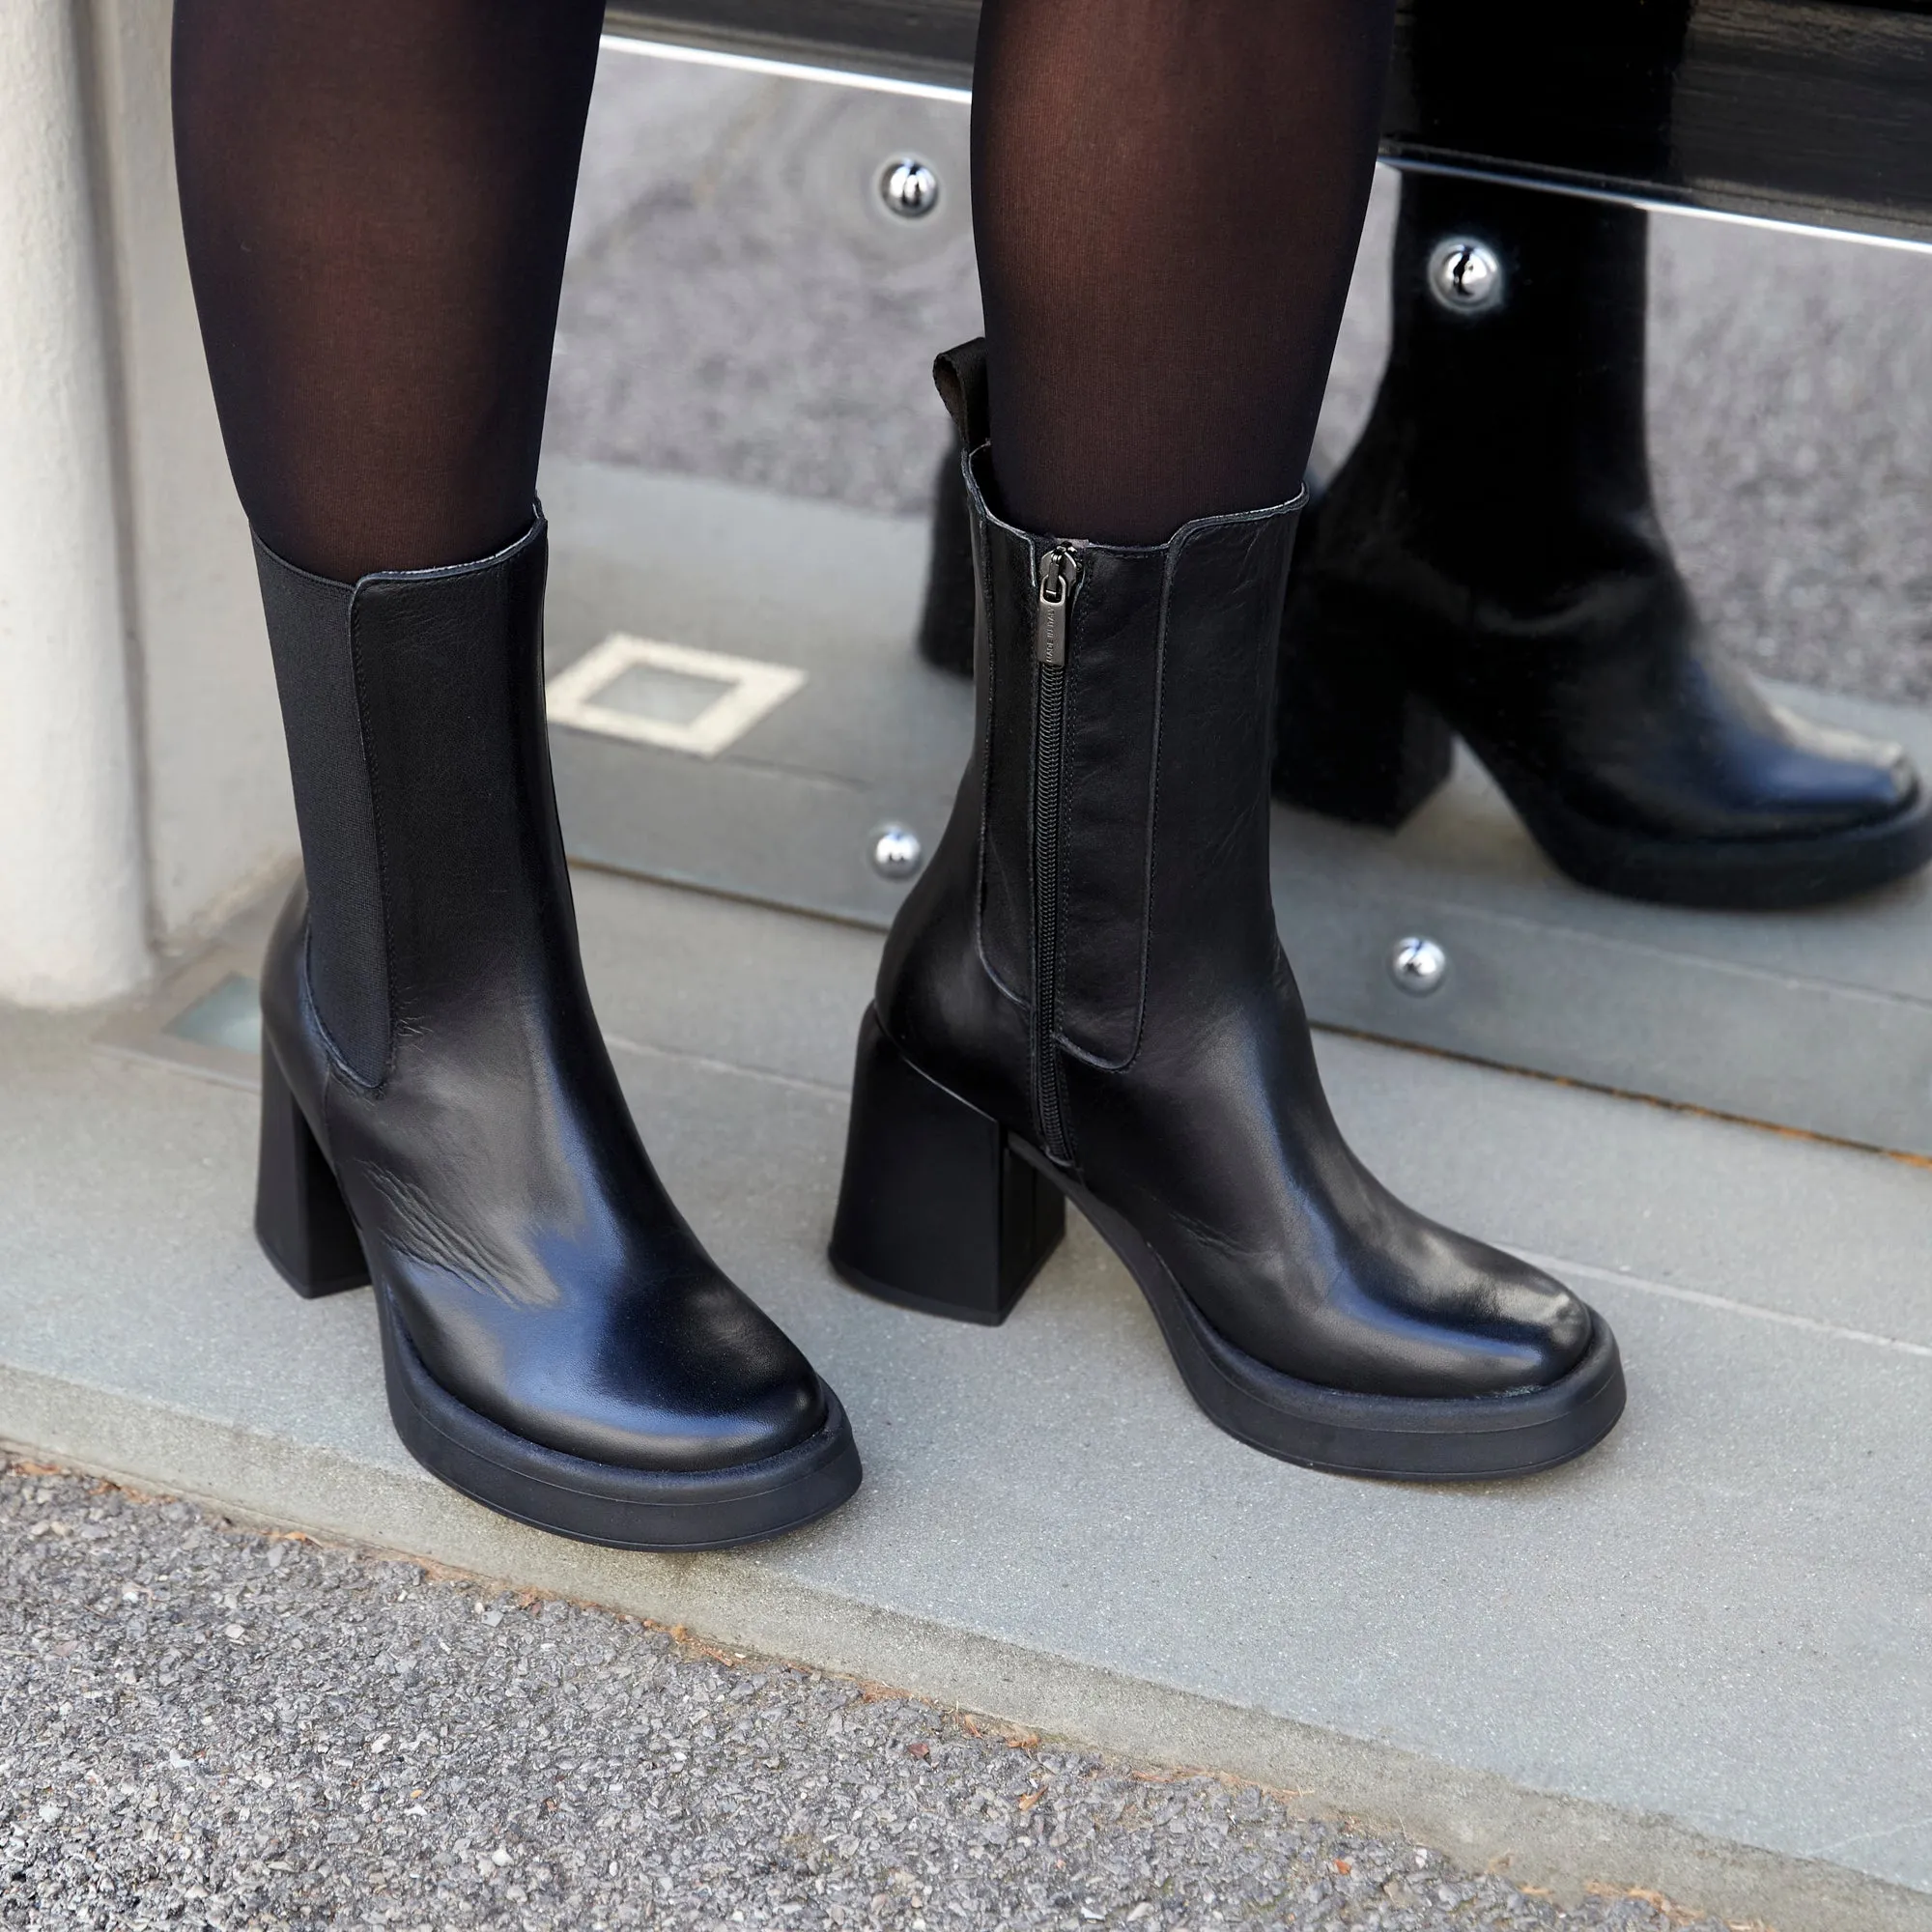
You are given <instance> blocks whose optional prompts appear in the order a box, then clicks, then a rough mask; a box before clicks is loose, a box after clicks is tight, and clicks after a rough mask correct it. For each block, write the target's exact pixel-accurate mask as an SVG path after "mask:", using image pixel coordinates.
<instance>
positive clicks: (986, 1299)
mask: <svg viewBox="0 0 1932 1932" xmlns="http://www.w3.org/2000/svg"><path fill="white" fill-rule="evenodd" d="M1065 1228H1066V1204H1065V1201H1064V1200H1063V1198H1062V1197H1061V1194H1060V1191H1059V1189H1058V1188H1056V1187H1055V1186H1054V1184H1053V1183H1052V1181H1050V1180H1049V1179H1047V1178H1046V1177H1045V1176H1044V1175H1042V1174H1041V1173H1039V1172H1038V1171H1037V1169H1036V1168H1034V1167H1032V1166H1030V1165H1029V1164H1028V1163H1027V1162H1026V1161H1025V1160H1024V1159H1023V1158H1022V1157H1021V1156H1020V1154H1019V1152H1018V1151H1017V1150H1016V1149H1015V1147H1014V1146H1013V1145H1012V1142H1011V1140H1010V1138H1009V1135H1008V1134H1007V1132H1006V1130H1005V1128H1003V1127H1002V1126H1001V1125H1000V1123H999V1122H997V1121H994V1120H992V1119H990V1118H989V1117H988V1116H986V1115H985V1114H982V1113H980V1110H979V1109H978V1108H977V1107H974V1106H970V1105H969V1104H968V1103H967V1102H966V1101H964V1100H962V1099H960V1098H959V1097H958V1096H957V1095H956V1094H951V1093H948V1092H947V1090H946V1089H945V1088H944V1087H942V1086H940V1085H939V1084H938V1082H937V1081H934V1080H929V1079H928V1078H927V1077H926V1076H925V1075H924V1074H923V1073H922V1072H921V1071H920V1070H919V1068H918V1067H916V1066H915V1065H912V1063H911V1062H910V1061H909V1060H907V1059H906V1057H905V1056H904V1055H903V1054H902V1053H900V1052H899V1050H898V1048H897V1047H895V1045H894V1044H893V1042H892V1041H891V1040H890V1039H888V1038H887V1037H886V1033H885V1029H884V1028H883V1027H881V1026H880V1024H879V1020H878V1015H877V1013H876V1012H874V1011H872V1010H871V1009H867V1013H866V1018H865V1021H864V1023H863V1024H862V1025H861V1027H860V1029H859V1064H858V1069H857V1071H856V1073H855V1075H854V1077H853V1082H852V1120H851V1125H850V1127H849V1129H848V1130H847V1135H846V1142H845V1179H844V1182H843V1184H842V1185H841V1187H840V1189H839V1193H838V1216H837V1218H836V1220H835V1221H834V1223H833V1229H832V1249H831V1256H832V1265H833V1267H834V1268H835V1269H836V1270H837V1271H838V1275H839V1276H840V1278H841V1279H842V1280H844V1281H847V1282H849V1283H850V1284H851V1285H852V1286H853V1287H854V1288H858V1289H863V1290H864V1291H865V1292H866V1293H867V1294H875V1295H878V1296H879V1297H880V1298H881V1299H882V1300H886V1301H895V1302H897V1303H899V1304H900V1305H901V1306H902V1307H906V1308H918V1309H922V1310H923V1311H924V1312H925V1313H927V1314H929V1315H945V1316H950V1317H951V1318H952V1320H953V1321H978V1322H981V1323H983V1324H985V1325H986V1326H988V1327H991V1326H994V1325H996V1324H997V1323H999V1322H1002V1321H1005V1320H1006V1319H1007V1317H1008V1316H1009V1314H1011V1313H1012V1310H1013V1305H1014V1304H1015V1303H1016V1302H1017V1301H1018V1300H1019V1298H1020V1296H1021V1295H1022V1294H1024V1293H1026V1291H1027V1287H1028V1285H1029V1284H1030V1283H1031V1282H1032V1280H1033V1278H1034V1276H1035V1275H1036V1274H1037V1273H1038V1271H1039V1267H1040V1264H1041V1263H1042V1262H1044V1261H1045V1260H1046V1258H1047V1256H1048V1255H1050V1254H1051V1253H1052V1252H1053V1251H1054V1249H1055V1248H1056V1247H1057V1246H1059V1244H1060V1237H1061V1236H1062V1235H1063V1234H1064V1233H1065Z"/></svg>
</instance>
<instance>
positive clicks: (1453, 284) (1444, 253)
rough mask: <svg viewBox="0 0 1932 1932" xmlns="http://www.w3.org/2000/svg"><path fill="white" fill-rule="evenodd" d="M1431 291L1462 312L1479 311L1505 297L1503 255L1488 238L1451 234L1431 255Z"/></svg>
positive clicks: (1442, 303)
mask: <svg viewBox="0 0 1932 1932" xmlns="http://www.w3.org/2000/svg"><path fill="white" fill-rule="evenodd" d="M1429 293H1430V294H1431V295H1433V296H1434V297H1435V299H1436V300H1437V301H1438V302H1440V303H1441V305H1442V306H1443V307H1444V308H1449V309H1454V310H1455V311H1456V312H1457V313H1458V314H1459V315H1477V314H1480V313H1481V312H1482V311H1483V310H1484V309H1488V308H1494V307H1495V305H1496V304H1497V303H1498V302H1499V301H1501V300H1502V298H1503V265H1502V258H1501V257H1500V256H1499V255H1497V253H1496V251H1495V250H1494V249H1493V248H1492V247H1491V246H1490V244H1489V243H1488V242H1487V241H1475V240H1473V239H1472V238H1471V237H1469V236H1467V235H1452V236H1450V237H1449V239H1448V240H1447V241H1438V242H1437V243H1436V244H1435V251H1434V252H1433V253H1432V254H1431V255H1430V257H1429Z"/></svg>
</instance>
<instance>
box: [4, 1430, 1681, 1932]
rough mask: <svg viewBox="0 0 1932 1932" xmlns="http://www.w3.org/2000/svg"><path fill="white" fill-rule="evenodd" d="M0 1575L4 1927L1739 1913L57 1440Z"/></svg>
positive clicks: (1621, 1924)
mask: <svg viewBox="0 0 1932 1932" xmlns="http://www.w3.org/2000/svg"><path fill="white" fill-rule="evenodd" d="M0 1576H4V1579H5V1589H4V1593H0V1650H4V1651H5V1654H6V1655H7V1657H8V1659H9V1663H10V1667H9V1668H8V1670H7V1671H6V1672H5V1674H4V1675H0V1807H4V1808H3V1809H0V1925H6V1926H10V1927H12V1926H18V1927H21V1928H26V1927H34V1928H40V1927H48V1928H51V1927H55V1926H61V1927H66V1926H94V1925H99V1926H112V1927H124V1926H125V1927H129V1928H132V1927H149V1926H153V1927H160V1926H209V1927H214V1928H220V1932H241V1928H243V1927H257V1926H259V1927H269V1926H310V1925H326V1924H355V1925H371V1926H399V1927H416V1926H422V1927H426V1928H427V1927H460V1928H469V1927H471V1926H476V1925H516V1926H532V1927H535V1926H562V1927H570V1928H573V1932H579V1928H590V1927H601V1926H607V1925H610V1926H619V1925H640V1924H656V1925H666V1926H692V1927H698V1926H704V1927H710V1926H720V1927H729V1926H736V1925H740V1924H743V1925H747V1926H755V1925H771V1926H797V1927H816V1926H836V1927H840V1928H844V1927H853V1926H870V1925H884V1926H894V1927H904V1928H907V1932H940V1928H942V1927H947V1926H960V1927H979V1926H988V1927H990V1926H1014V1927H1019V1926H1039V1927H1046V1926H1054V1927H1063V1926H1064V1927H1067V1928H1069V1932H1072V1928H1081V1932H1084V1928H1086V1927H1088V1926H1092V1925H1096V1924H1114V1925H1137V1926H1140V1927H1143V1928H1146V1932H1165V1928H1179V1927H1182V1926H1186V1927H1192V1928H1202V1929H1203V1932H1208V1928H1217V1927H1221V1926H1230V1927H1232V1926H1240V1925H1256V1926H1279V1927H1306V1928H1309V1932H1315V1928H1323V1932H1327V1928H1339V1927H1343V1926H1348V1927H1361V1928H1365V1932H1366V1928H1371V1927H1375V1928H1383V1932H1437V1928H1440V1932H1449V1928H1452V1927H1461V1928H1495V1932H1503V1928H1510V1932H1518V1928H1521V1932H1529V1929H1530V1928H1555V1927H1577V1928H1581V1927H1605V1928H1607V1927H1618V1928H1623V1932H1663V1929H1664V1928H1665V1927H1666V1926H1668V1927H1674V1928H1677V1932H1691V1928H1703V1932H1718V1921H1716V1920H1714V1919H1708V1918H1694V1917H1692V1916H1691V1915H1689V1914H1675V1913H1672V1912H1671V1911H1669V1910H1668V1909H1667V1907H1666V1905H1665V1903H1664V1901H1662V1899H1661V1898H1660V1897H1657V1896H1656V1895H1653V1896H1652V1897H1650V1898H1645V1897H1641V1896H1636V1895H1632V1894H1628V1893H1626V1894H1616V1893H1610V1892H1602V1893H1598V1894H1596V1895H1586V1896H1585V1897H1584V1898H1583V1899H1582V1900H1581V1901H1580V1902H1579V1903H1577V1904H1576V1905H1575V1906H1574V1907H1573V1908H1572V1909H1569V1910H1564V1909H1561V1908H1559V1906H1558V1905H1557V1903H1556V1902H1555V1901H1554V1900H1553V1899H1551V1898H1550V1897H1549V1896H1548V1894H1547V1893H1538V1892H1535V1891H1525V1890H1522V1889H1518V1888H1517V1887H1516V1886H1514V1885H1512V1884H1511V1883H1510V1882H1509V1881H1508V1880H1507V1878H1506V1877H1503V1876H1499V1875H1496V1874H1484V1873H1476V1872H1470V1871H1467V1870H1464V1869H1463V1868H1461V1867H1459V1866H1458V1865H1457V1864H1455V1863H1454V1862H1453V1861H1450V1860H1448V1859H1446V1858H1444V1857H1443V1856H1441V1855H1440V1854H1439V1853H1437V1852H1435V1851H1433V1850H1431V1849H1429V1848H1427V1847H1424V1846H1422V1845H1418V1844H1416V1843H1414V1842H1413V1841H1411V1840H1409V1839H1407V1838H1405V1837H1400V1836H1378V1835H1372V1834H1369V1833H1363V1832H1361V1831H1359V1830H1357V1829H1354V1828H1352V1827H1351V1826H1350V1825H1349V1824H1348V1823H1346V1822H1339V1821H1338V1822H1318V1821H1311V1820H1309V1819H1307V1818H1305V1817H1302V1816H1298V1815H1297V1814H1296V1811H1295V1808H1294V1805H1293V1800H1292V1799H1291V1798H1287V1797H1284V1796H1282V1795H1279V1794H1276V1793H1272V1792H1268V1791H1264V1790H1261V1789H1258V1788H1257V1787H1255V1786H1253V1785H1243V1784H1240V1783H1237V1782H1236V1781H1234V1780H1232V1779H1220V1778H1214V1777H1209V1776H1186V1775H1179V1776H1177V1775H1175V1774H1173V1773H1167V1772H1158V1771H1151V1770H1149V1769H1146V1768H1136V1767H1134V1766H1132V1765H1129V1764H1126V1763H1123V1762H1121V1761H1118V1760H1111V1759H1106V1758H1102V1757H1099V1756H1096V1755H1094V1754H1093V1753H1091V1752H1086V1751H1082V1750H1078V1749H1075V1748H1063V1747H1056V1746H1055V1745H1054V1744H1052V1743H1051V1742H1050V1741H1042V1740H1039V1739H1037V1738H1036V1737H1033V1736H1032V1735H1030V1734H1028V1733H1024V1732H1016V1731H1013V1730H1011V1729H1010V1728H1009V1727H1005V1726H999V1725H995V1724H992V1723H990V1722H987V1723H978V1722H975V1721H974V1720H973V1719H971V1718H970V1717H967V1716H964V1715H963V1714H960V1713H957V1712H953V1711H950V1710H947V1709H944V1708H942V1707H940V1706H937V1705H934V1704H931V1703H927V1702H923V1701H921V1700H918V1699H915V1698H911V1697H907V1696H904V1695H901V1694H899V1693H896V1692H894V1691H891V1690H885V1689H883V1688H882V1687H879V1686H876V1685H867V1684H861V1683H858V1682H855V1681H853V1680H851V1679H846V1678H839V1677H835V1676H828V1675H825V1674H822V1673H820V1672H817V1671H812V1670H809V1669H805V1668H802V1667H800V1666H797V1665H792V1664H786V1663H775V1662H768V1661H766V1660H763V1659H758V1658H753V1657H746V1656H741V1655H734V1654H731V1653H728V1652H725V1651H721V1650H718V1649H715V1648H712V1647H709V1646H704V1645H700V1644H697V1643H695V1642H692V1641H690V1640H689V1639H684V1638H683V1637H682V1634H681V1633H671V1632H666V1631H664V1630H662V1629H660V1628H657V1627H655V1626H652V1625H649V1624H645V1623H642V1622H639V1621H638V1620H636V1619H633V1618H628V1617H622V1616H616V1615H612V1614H611V1613H610V1612H608V1611H604V1610H598V1609H594V1608H590V1607H587V1606H585V1605H577V1604H572V1603H568V1602H565V1601H562V1600H559V1599H556V1598H554V1597H544V1596H541V1595H538V1594H537V1593H534V1592H528V1591H525V1592H518V1593H514V1594H511V1593H503V1592H498V1591H497V1590H495V1589H493V1588H491V1587H490V1586H488V1585H486V1584H479V1583H475V1582H471V1581H469V1580H466V1579H464V1578H462V1577H453V1576H449V1575H447V1574H441V1573H437V1572H432V1571H428V1570H425V1569H424V1568H423V1567H422V1566H421V1565H419V1564H415V1563H412V1562H408V1561H402V1560H384V1559H383V1558H381V1557H377V1556H369V1555H362V1554H358V1553H356V1552H355V1551H354V1550H351V1549H347V1548H339V1547H331V1546H327V1545H323V1544H317V1543H314V1542H311V1541H309V1540H307V1539H306V1538H302V1537H292V1536H289V1535H287V1534H276V1533H269V1534H262V1533H256V1532H251V1531H248V1530H245V1529H240V1528H237V1527H235V1526H234V1525H232V1524H230V1523H228V1522H225V1521H224V1520H222V1519H220V1518H219V1517H216V1516H213V1515H211V1514H209V1513H208V1512H205V1511H202V1510H199V1509H195V1508H193V1507H191V1506H189V1505H187V1504H185V1503H181V1502H170V1501H165V1500H161V1499H157V1498H152V1497H146V1496H141V1495H138V1494H131V1493H129V1492H126V1491H124V1490H119V1489H115V1488H112V1487H110V1486H108V1485H106V1484H102V1483H98V1482H92V1481H89V1480H87V1479H85V1478H81V1477H76V1476H72V1475H64V1474H60V1473H56V1472H53V1471H50V1470H48V1469H47V1468H45V1467H44V1466H42V1465H31V1464H29V1465H21V1464H15V1465H14V1466H12V1467H11V1468H8V1469H6V1470H5V1471H4V1473H0Z"/></svg>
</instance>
